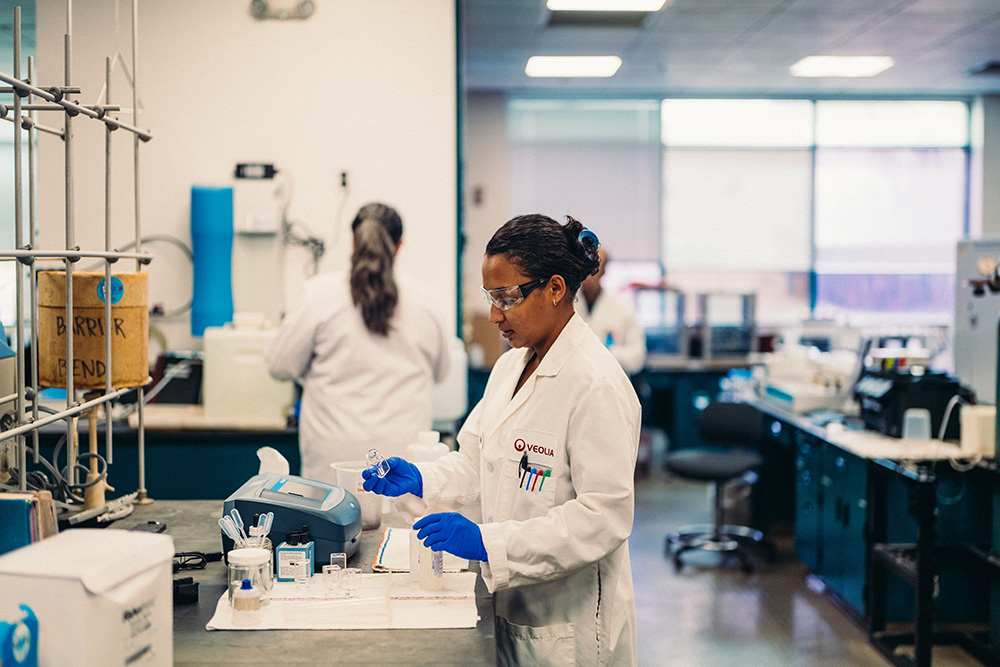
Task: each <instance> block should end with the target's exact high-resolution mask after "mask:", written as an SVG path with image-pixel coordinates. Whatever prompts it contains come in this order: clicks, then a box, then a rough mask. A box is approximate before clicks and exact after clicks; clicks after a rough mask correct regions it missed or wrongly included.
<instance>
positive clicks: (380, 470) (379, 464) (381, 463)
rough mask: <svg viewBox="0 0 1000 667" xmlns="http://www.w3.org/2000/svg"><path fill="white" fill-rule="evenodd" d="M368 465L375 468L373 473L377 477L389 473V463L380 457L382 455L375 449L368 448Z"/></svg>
mask: <svg viewBox="0 0 1000 667" xmlns="http://www.w3.org/2000/svg"><path fill="white" fill-rule="evenodd" d="M367 458H368V467H369V468H375V474H376V475H378V476H379V477H385V476H386V475H387V474H389V463H388V462H387V461H386V460H385V459H384V458H382V455H381V454H379V453H378V450H377V449H374V448H372V449H369V450H368V456H367Z"/></svg>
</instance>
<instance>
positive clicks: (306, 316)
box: [267, 273, 449, 484]
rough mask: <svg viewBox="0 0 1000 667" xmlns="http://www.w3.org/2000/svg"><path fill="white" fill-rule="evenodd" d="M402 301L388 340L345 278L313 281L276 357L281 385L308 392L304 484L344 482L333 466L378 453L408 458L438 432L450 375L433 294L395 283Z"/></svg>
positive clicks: (302, 430)
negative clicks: (440, 395) (438, 407)
mask: <svg viewBox="0 0 1000 667" xmlns="http://www.w3.org/2000/svg"><path fill="white" fill-rule="evenodd" d="M396 284H397V285H398V286H399V302H398V304H397V306H396V311H395V313H394V314H393V317H392V320H391V322H390V330H389V335H388V336H379V335H376V334H373V333H371V332H370V331H368V329H366V328H365V325H364V321H363V320H362V318H361V312H360V310H359V309H358V308H357V307H356V306H355V305H354V303H353V301H352V300H351V291H350V285H349V283H348V276H347V274H346V273H339V274H324V275H320V276H316V277H314V278H311V279H309V280H308V281H307V282H306V284H305V286H304V289H303V291H302V295H301V297H300V298H299V300H298V301H297V302H296V303H295V304H293V306H292V307H291V308H290V309H289V312H288V314H287V315H286V316H285V319H284V320H283V321H282V323H281V330H280V331H279V333H278V336H277V337H276V338H275V340H274V341H273V343H272V344H271V346H270V348H269V349H268V353H267V362H268V368H269V370H270V371H271V374H272V375H273V376H274V377H276V378H279V379H299V380H300V381H301V382H302V383H303V392H302V407H301V413H300V418H299V450H300V452H301V455H302V476H303V477H308V478H310V479H316V480H321V481H326V482H330V483H334V484H335V483H336V481H337V480H336V474H335V472H334V471H333V470H332V469H330V467H329V464H330V463H331V462H335V461H364V459H365V453H366V452H367V451H368V449H370V448H371V447H377V448H378V450H379V452H380V453H381V454H382V455H383V456H385V457H386V458H388V457H390V456H403V455H404V454H405V450H406V446H407V445H409V444H412V443H414V442H416V440H417V433H418V432H420V431H424V430H428V429H430V428H431V421H432V417H431V387H432V386H433V383H434V382H440V381H441V380H442V379H443V378H444V377H445V374H446V373H447V370H448V341H449V336H448V335H446V333H445V329H444V326H443V324H442V323H441V320H440V318H439V317H437V315H436V314H435V313H434V312H433V311H432V308H431V306H432V304H433V303H435V299H434V295H433V293H432V292H431V291H430V289H429V288H427V287H425V286H424V285H422V284H421V283H419V282H418V281H415V280H414V279H412V278H407V277H405V276H401V275H399V274H398V273H397V274H396Z"/></svg>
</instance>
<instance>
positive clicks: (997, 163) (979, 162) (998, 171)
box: [969, 95, 1000, 236]
mask: <svg viewBox="0 0 1000 667" xmlns="http://www.w3.org/2000/svg"><path fill="white" fill-rule="evenodd" d="M977 106H978V107H979V109H978V110H977V111H978V113H979V114H981V118H982V127H981V128H975V127H974V138H973V178H974V180H978V181H979V182H978V186H979V187H978V188H974V189H973V196H972V198H971V201H970V211H969V215H970V218H972V219H973V220H977V219H980V220H981V221H982V230H983V236H991V235H992V236H996V235H997V234H1000V95H988V96H984V97H982V98H980V99H979V100H977ZM974 125H975V122H974ZM977 153H978V155H977ZM976 189H979V192H978V193H977V192H976ZM974 227H975V225H974Z"/></svg>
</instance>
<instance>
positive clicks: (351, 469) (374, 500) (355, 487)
mask: <svg viewBox="0 0 1000 667" xmlns="http://www.w3.org/2000/svg"><path fill="white" fill-rule="evenodd" d="M330 467H331V468H333V469H334V470H335V471H336V473H337V486H340V487H342V488H343V489H344V490H346V491H349V492H350V493H351V494H353V495H354V497H355V498H357V499H358V502H359V503H360V504H361V530H374V529H375V528H378V527H379V526H381V525H382V496H379V495H378V494H375V493H372V492H371V491H365V489H364V487H363V486H362V484H364V481H365V480H364V478H363V477H362V476H361V472H362V471H363V470H365V469H366V468H367V467H368V466H367V465H366V464H365V462H364V461H341V462H339V463H331V464H330Z"/></svg>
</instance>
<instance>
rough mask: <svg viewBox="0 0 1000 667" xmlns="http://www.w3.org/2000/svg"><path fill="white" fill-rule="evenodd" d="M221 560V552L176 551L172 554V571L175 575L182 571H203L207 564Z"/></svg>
mask: <svg viewBox="0 0 1000 667" xmlns="http://www.w3.org/2000/svg"><path fill="white" fill-rule="evenodd" d="M220 560H222V552H221V551H214V552H211V553H204V552H202V551H178V552H177V553H175V554H174V564H173V570H174V573H175V574H176V573H177V572H181V571H184V570H204V569H205V566H206V565H208V564H209V563H214V562H217V561H220Z"/></svg>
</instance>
